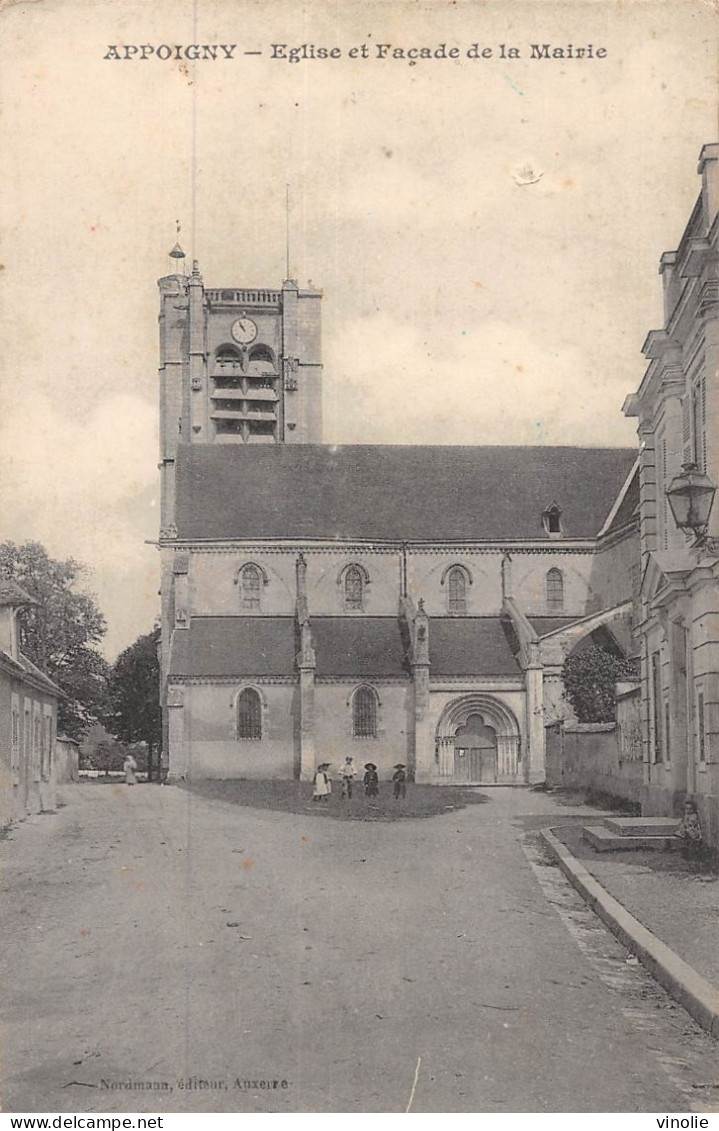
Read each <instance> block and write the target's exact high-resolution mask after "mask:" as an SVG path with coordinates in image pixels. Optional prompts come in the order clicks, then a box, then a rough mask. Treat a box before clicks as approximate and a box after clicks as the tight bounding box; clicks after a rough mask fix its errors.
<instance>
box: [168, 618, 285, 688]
mask: <svg viewBox="0 0 719 1131" xmlns="http://www.w3.org/2000/svg"><path fill="white" fill-rule="evenodd" d="M297 649H298V643H297V640H296V635H295V618H294V617H193V618H192V620H191V621H190V627H189V628H187V629H176V630H175V632H174V633H173V636H172V648H171V651H170V668H169V674H170V675H171V676H173V675H174V676H225V675H232V676H237V675H257V676H262V675H294V674H295V672H296V668H295V654H296V652H297Z"/></svg>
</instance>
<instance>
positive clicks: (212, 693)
mask: <svg viewBox="0 0 719 1131" xmlns="http://www.w3.org/2000/svg"><path fill="white" fill-rule="evenodd" d="M248 686H251V687H254V688H256V689H257V690H258V691H259V693H260V697H261V699H262V702H263V712H262V724H263V725H262V738H261V739H259V740H248V739H240V738H238V737H237V696H238V694H239V692H240V691H241V690H242V688H243V687H248ZM298 711H299V705H298V688H297V685H296V684H292V683H264V684H263V683H262V682H261V681H259V680H254V679H252V680H241V679H239V680H237V681H236V682H233V683H214V684H213V683H210V682H208V683H194V684H192V683H190V684H187V685H186V686H185V688H184V710H183V719H184V726H185V735H184V739H185V742H186V746H187V769H186V774H187V777H188V779H190V780H191V779H193V778H285V779H286V778H292V777H294V776H295V771H296V765H297V759H298V757H299V751H298V749H297V748H296V740H295V731H296V728H295V723H294V720H295V718H296V717H297V715H298ZM170 757H171V758H172V757H173V750H172V748H171V750H170Z"/></svg>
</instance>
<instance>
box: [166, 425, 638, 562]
mask: <svg viewBox="0 0 719 1131" xmlns="http://www.w3.org/2000/svg"><path fill="white" fill-rule="evenodd" d="M635 458H636V452H635V451H634V450H632V449H626V448H551V447H537V448H527V447H521V448H519V447H439V446H431V447H429V446H428V447H420V446H400V445H393V446H390V445H380V446H372V447H370V446H359V445H357V446H354V445H353V446H346V447H331V446H329V445H321V444H273V445H269V444H268V445H244V444H182V445H180V447H179V448H178V452H177V520H176V521H177V528H178V535H179V537H180V538H185V539H190V540H192V539H204V538H211V539H214V538H216V539H231V538H284V539H288V538H292V539H295V540H301V539H302V538H326V539H334V538H336V539H342V540H344V541H348V540H349V541H351V540H352V539H362V540H367V541H372V540H377V541H408V542H411V541H427V542H435V541H443V540H454V541H463V540H471V541H475V540H479V541H481V540H487V541H497V540H499V541H507V542H509V541H517V540H527V539H546V540H547V541H549V540H550V539H549V536H548V534H546V533H545V531H544V528H543V525H542V520H541V515H542V512H543V511H544V510H545V509H546V508H547V507H548V506H549V505H550V504H551V503H552V502H556V503H557V504H558V505H559V507H560V509H561V512H562V516H561V523H562V533H563V535H564V536H565V537H568V538H592V537H594V536H595V535H596V534H597V533H598V531H599V530H600V528H601V526H602V523H603V522H604V520H605V519H606V517H607V515H608V514H609V512H610V510H611V508H612V504H613V503H614V500H615V498H616V497H617V495H618V493H619V491H620V489H621V487H622V484H623V483H624V480H625V478H626V476H627V474H628V472H629V470H630V468H631V466H632V463H633V462H634V460H635Z"/></svg>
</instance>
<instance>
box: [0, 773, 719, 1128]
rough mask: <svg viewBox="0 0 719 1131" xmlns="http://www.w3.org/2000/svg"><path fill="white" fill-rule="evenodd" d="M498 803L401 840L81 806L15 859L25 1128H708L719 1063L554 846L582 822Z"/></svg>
mask: <svg viewBox="0 0 719 1131" xmlns="http://www.w3.org/2000/svg"><path fill="white" fill-rule="evenodd" d="M485 792H486V796H487V801H486V803H485V804H480V805H473V806H469V807H468V808H466V809H464V810H459V811H449V812H447V813H446V814H444V815H442V816H438V817H433V818H425V819H407V820H404V821H398V822H394V823H390V822H362V821H349V822H345V821H334V820H331V819H325V820H319V819H316V818H315V817H313V815H312V813H311V812H308V813H307V815H306V816H305V815H302V814H293V813H281V812H271V811H265V810H255V809H250V808H243V807H238V806H236V805H231V804H228V803H225V802H222V801H213V800H208V799H206V798H200V797H197V796H195V795H193V794H192V793H190V792H189V791H185V790H182V789H178V788H174V787H170V786H165V787H152V786H138V787H135V788H128V787H126V786H124V785H120V784H113V785H98V784H82V785H76V786H70V787H66V788H65V789H64V790H63V792H62V796H63V800H64V802H65V805H64V806H63V807H62V808H60V809H59V811H58V812H57V813H56V814H48V815H43V816H41V817H37V818H34V819H33V820H31V821H28V822H26V823H25V824H23V825H21V826H19V827H16V828H14V829H13V830H12V831H11V832H10V834H9V835H8V838H7V840H6V841H5V843H4V844H3V857H4V860H5V867H4V884H3V888H4V893H5V894H4V913H3V915H2V991H3V1001H4V1021H3V1052H2V1072H3V1081H2V1092H3V1094H2V1108H3V1110H5V1111H8V1110H9V1111H14V1112H19V1111H76V1112H90V1111H98V1112H114V1111H146V1112H162V1111H200V1112H201V1111H268V1112H271V1111H290V1112H293V1111H294V1112H297V1111H307V1112H395V1111H396V1112H403V1111H405V1110H406V1109H407V1107H408V1104H409V1103H410V1101H411V1110H412V1111H413V1112H494V1111H509V1112H539V1111H555V1112H562V1111H575V1112H593V1111H597V1112H612V1111H624V1112H631V1111H662V1112H667V1111H669V1112H671V1111H683V1112H686V1111H689V1110H695V1111H700V1110H711V1104H712V1103H713V1102H714V1101H713V1096H714V1094H715V1093H714V1092H712V1091H711V1082H712V1081H714V1080H715V1078H716V1045H715V1043H714V1042H713V1041H712V1040H711V1039H710V1038H709V1037H707V1036H706V1035H705V1034H704V1033H702V1032H701V1030H700V1029H699V1028H698V1027H697V1026H696V1025H695V1024H694V1022H693V1021H692V1020H691V1019H690V1018H689V1016H688V1015H687V1014H686V1013H685V1012H684V1011H683V1010H682V1009H681V1007H680V1006H678V1005H676V1004H675V1003H673V1002H672V1001H671V1000H670V999H669V998H668V997H667V996H666V995H665V993H664V992H663V991H662V990H661V989H660V988H659V987H657V986H656V984H655V983H654V982H653V980H652V979H651V978H650V977H649V975H648V974H646V973H645V972H644V970H643V969H642V968H641V967H637V966H635V965H634V964H633V963H630V964H628V963H627V961H626V960H627V953H626V951H624V950H623V949H622V947H621V946H619V944H618V943H617V942H616V941H615V940H614V939H613V937H612V936H611V935H610V934H609V933H608V932H607V931H606V929H605V928H604V927H603V926H602V924H601V923H600V922H599V921H598V920H597V919H596V918H595V917H594V915H593V914H592V913H591V912H589V911H588V910H586V909H585V907H584V904H583V903H582V901H581V900H580V898H579V897H578V896H577V895H576V894H575V893H574V891H573V890H572V889H571V888H569V886H568V885H567V883H566V881H564V879H563V877H562V876H561V875H560V873H559V872H558V870H557V869H556V868H555V867H553V866H550V865H549V864H548V862H547V861H546V860H545V859H544V858H543V856H542V854H541V851H540V849H539V847H538V846H537V844H536V838H535V836H534V833H535V831H536V830H537V829H539V828H542V827H545V826H548V825H553V824H554V825H556V824H560V823H562V822H565V823H566V822H567V820H568V819H570V818H571V815H572V812H573V810H571V809H568V808H566V807H562V806H560V805H559V804H558V803H557V802H556V801H555V800H553V799H552V797H551V796H549V795H547V794H543V793H540V792H536V793H535V792H530V791H528V790H524V789H511V788H504V789H501V788H497V789H488V790H486V791H485ZM584 813H585V814H586V813H587V811H586V810H584Z"/></svg>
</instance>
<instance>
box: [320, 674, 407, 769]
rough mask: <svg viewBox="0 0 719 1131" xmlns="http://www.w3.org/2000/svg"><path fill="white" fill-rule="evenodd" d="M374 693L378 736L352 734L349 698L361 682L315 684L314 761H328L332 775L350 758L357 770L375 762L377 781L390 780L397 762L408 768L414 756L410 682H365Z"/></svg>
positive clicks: (350, 698)
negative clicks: (363, 736) (375, 695)
mask: <svg viewBox="0 0 719 1131" xmlns="http://www.w3.org/2000/svg"><path fill="white" fill-rule="evenodd" d="M367 683H369V684H370V686H371V687H373V688H374V690H375V691H376V692H377V695H378V699H379V702H378V707H377V737H376V738H354V737H353V735H352V695H353V693H354V691H355V690H356V689H357V687H358V686H360V682H359V681H357V680H354V681H349V680H348V681H346V682H345V681H343V682H341V683H340V682H332V683H322V682H319V681H318V682H317V683H316V685H315V735H316V750H317V760H318V761H319V762H330V763H331V769H330V772H331V773H333V774H334V773H335V771H336V770H338V768H339V767H340V766H341V765H342V763H343V762H344V760H345V757H346V756H347V755H348V754H349V755H351V756H352V757H353V758H354V759H355V762H356V764H357V767H358V769H359V767H360V766H363V765H364V763H365V762H374V763H375V765H376V766H377V768H378V771H379V777H380V781H384V780H389V779H390V778H391V777H392V773H393V767H394V765H395V763H396V762H404V764H405V765H407V766H410V765H411V763H412V756H413V725H414V720H413V689H412V685H411V683H409V682H406V683H383V682H381V681H371V682H370V681H367Z"/></svg>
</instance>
